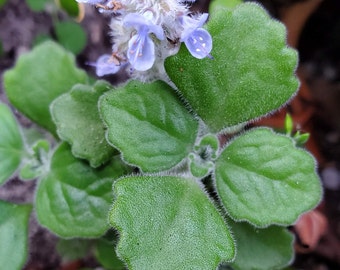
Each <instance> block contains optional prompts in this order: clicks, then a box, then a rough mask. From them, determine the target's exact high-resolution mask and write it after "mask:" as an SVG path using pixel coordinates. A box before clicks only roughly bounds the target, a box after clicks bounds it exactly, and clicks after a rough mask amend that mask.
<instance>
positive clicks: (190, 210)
mask: <svg viewBox="0 0 340 270" xmlns="http://www.w3.org/2000/svg"><path fill="white" fill-rule="evenodd" d="M114 194H115V198H116V200H115V202H114V204H113V207H112V210H111V212H110V222H111V224H112V225H113V227H115V228H116V229H118V231H119V232H120V241H119V242H118V246H117V253H118V255H119V257H121V258H122V259H123V260H124V261H125V262H126V263H127V265H128V268H129V269H130V270H134V269H138V270H142V269H148V270H149V269H163V270H167V269H169V270H172V269H176V270H182V269H183V270H187V269H216V268H217V266H218V264H219V263H220V262H221V261H230V260H232V258H233V257H234V255H235V248H234V243H233V240H232V238H231V235H230V232H229V229H228V228H227V226H226V224H225V222H224V220H223V218H222V217H221V216H220V214H219V213H218V211H217V210H216V209H215V207H214V205H213V203H212V202H211V201H210V200H209V199H208V198H207V195H206V194H205V193H204V192H203V191H202V189H201V187H200V185H199V184H198V183H197V182H196V181H195V180H193V179H189V178H183V177H176V176H131V177H126V178H122V179H121V180H118V181H117V182H116V183H115V185H114Z"/></svg>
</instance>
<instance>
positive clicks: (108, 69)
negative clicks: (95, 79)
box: [90, 54, 122, 77]
mask: <svg viewBox="0 0 340 270" xmlns="http://www.w3.org/2000/svg"><path fill="white" fill-rule="evenodd" d="M90 65H92V66H94V67H96V74H97V76H99V77H102V76H104V75H108V74H115V73H117V72H118V71H119V69H120V68H121V66H122V65H116V64H115V63H114V62H113V61H112V56H111V55H109V54H104V55H102V56H101V57H99V58H98V60H97V62H96V63H94V64H90Z"/></svg>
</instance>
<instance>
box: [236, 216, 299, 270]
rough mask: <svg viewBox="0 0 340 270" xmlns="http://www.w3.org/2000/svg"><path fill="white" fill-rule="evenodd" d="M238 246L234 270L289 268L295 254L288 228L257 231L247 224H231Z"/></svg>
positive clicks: (292, 239) (274, 227)
mask: <svg viewBox="0 0 340 270" xmlns="http://www.w3.org/2000/svg"><path fill="white" fill-rule="evenodd" d="M230 225H231V228H232V231H233V236H234V239H235V241H236V245H237V255H236V259H235V261H234V262H233V263H232V264H231V265H232V268H233V269H234V270H244V269H247V270H272V269H282V268H283V267H284V266H287V265H288V264H289V263H290V262H291V260H292V258H293V254H294V250H293V241H294V237H293V235H292V234H291V233H289V232H288V231H287V229H286V228H282V227H278V226H271V227H268V228H265V229H256V228H254V227H253V226H251V225H250V224H247V223H245V222H242V223H239V222H230Z"/></svg>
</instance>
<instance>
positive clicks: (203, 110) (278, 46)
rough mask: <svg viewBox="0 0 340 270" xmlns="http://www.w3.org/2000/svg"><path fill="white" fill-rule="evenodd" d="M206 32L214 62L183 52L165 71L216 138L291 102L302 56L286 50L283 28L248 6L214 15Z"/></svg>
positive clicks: (220, 11) (221, 9) (183, 49)
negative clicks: (298, 63) (228, 130)
mask: <svg viewBox="0 0 340 270" xmlns="http://www.w3.org/2000/svg"><path fill="white" fill-rule="evenodd" d="M207 29H208V31H209V33H210V34H211V36H212V38H213V49H212V52H211V55H212V57H213V59H210V58H205V59H196V58H194V57H192V56H191V55H190V54H189V53H188V51H187V49H186V48H185V46H182V47H181V50H180V51H179V53H178V54H177V55H175V56H173V57H169V58H167V60H166V62H165V67H166V71H167V73H168V74H169V76H170V78H171V80H172V81H173V82H174V83H175V84H176V86H177V87H178V89H179V91H180V93H181V94H182V95H183V97H184V98H185V99H186V100H187V101H188V102H189V105H190V106H191V107H192V109H193V110H194V111H195V112H196V113H197V114H198V115H199V116H200V117H201V118H202V119H203V121H204V122H205V123H206V124H207V125H208V126H209V127H210V129H211V131H212V132H218V131H220V130H222V129H224V128H226V127H230V126H234V125H237V124H240V123H243V122H246V121H249V120H251V119H254V118H258V117H260V116H262V115H264V114H267V113H269V112H271V111H273V110H275V109H277V108H278V107H280V106H282V105H283V104H285V103H286V102H287V101H288V100H289V99H290V98H291V97H292V95H293V94H294V93H295V91H296V90H297V87H298V80H297V78H296V77H295V75H294V71H295V68H296V65H297V53H296V51H294V50H293V49H291V48H288V47H287V46H286V43H285V42H286V31H285V27H284V26H283V24H281V23H279V22H278V21H275V20H272V19H271V18H270V17H269V15H268V14H267V13H266V11H265V10H264V9H262V8H261V7H260V6H259V5H257V4H254V3H245V4H240V5H238V6H237V7H236V8H235V9H233V10H230V9H223V8H220V10H219V11H216V12H214V13H212V17H211V18H210V21H209V22H208V24H207Z"/></svg>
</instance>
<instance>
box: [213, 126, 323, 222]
mask: <svg viewBox="0 0 340 270" xmlns="http://www.w3.org/2000/svg"><path fill="white" fill-rule="evenodd" d="M215 176H216V188H217V192H218V194H219V196H220V198H221V202H222V203H223V205H224V207H225V208H226V209H227V212H228V213H229V215H230V216H231V217H232V218H233V219H235V220H237V221H241V220H247V221H249V222H250V223H252V224H254V225H257V226H260V227H264V226H268V225H271V224H282V225H290V224H292V223H294V221H295V220H296V219H297V218H298V216H299V215H300V214H302V213H303V212H305V211H308V210H310V209H312V208H313V207H315V206H316V205H317V204H318V202H319V201H320V199H321V185H320V181H319V178H318V176H317V173H316V171H315V161H314V159H313V158H312V156H311V155H310V154H309V153H307V152H306V151H304V150H302V149H298V148H296V147H295V146H294V144H293V140H292V139H291V138H288V137H286V136H284V135H279V134H275V133H273V132H272V131H271V130H270V129H266V128H258V129H253V130H251V131H248V132H247V133H244V134H243V135H241V136H239V137H238V138H236V139H235V140H233V141H232V142H231V143H230V144H229V145H228V146H227V147H226V148H225V149H224V151H223V152H222V153H221V156H220V157H219V158H218V160H217V162H216V172H215Z"/></svg>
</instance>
